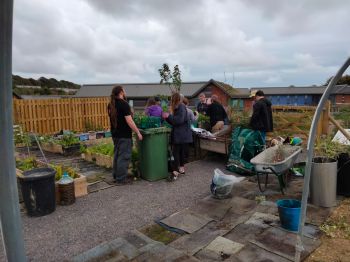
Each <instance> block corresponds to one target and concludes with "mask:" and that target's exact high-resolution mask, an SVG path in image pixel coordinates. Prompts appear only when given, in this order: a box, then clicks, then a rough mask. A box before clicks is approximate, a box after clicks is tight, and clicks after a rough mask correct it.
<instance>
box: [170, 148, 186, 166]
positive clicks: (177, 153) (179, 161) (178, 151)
mask: <svg viewBox="0 0 350 262" xmlns="http://www.w3.org/2000/svg"><path fill="white" fill-rule="evenodd" d="M173 156H174V165H173V171H179V167H180V166H184V165H185V162H186V157H187V156H188V144H174V145H173Z"/></svg>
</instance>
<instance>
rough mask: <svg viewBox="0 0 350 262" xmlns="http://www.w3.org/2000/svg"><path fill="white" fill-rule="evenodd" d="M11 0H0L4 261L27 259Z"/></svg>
mask: <svg viewBox="0 0 350 262" xmlns="http://www.w3.org/2000/svg"><path fill="white" fill-rule="evenodd" d="M12 16H13V0H2V1H0V25H1V26H0V156H1V168H0V220H1V233H2V239H3V244H4V250H5V253H6V257H7V260H8V261H10V262H12V261H14V262H18V261H19V262H22V261H26V257H25V250H24V241H23V234H22V223H21V217H20V212H19V201H18V192H17V182H16V170H15V159H14V144H13V127H12Z"/></svg>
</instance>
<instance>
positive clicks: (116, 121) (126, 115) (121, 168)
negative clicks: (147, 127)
mask: <svg viewBox="0 0 350 262" xmlns="http://www.w3.org/2000/svg"><path fill="white" fill-rule="evenodd" d="M108 115H109V120H110V123H111V132H112V138H113V143H114V159H113V177H114V179H115V180H116V183H117V184H118V185H123V184H127V183H130V182H131V181H130V180H129V179H128V178H127V177H128V167H129V163H130V159H131V150H132V131H134V132H135V133H136V134H137V136H138V139H139V140H142V135H141V133H140V131H139V129H138V128H137V126H136V125H135V123H134V120H133V119H132V116H131V109H130V106H129V104H128V102H127V101H126V93H125V91H124V88H123V87H122V86H115V87H114V88H113V90H112V94H111V102H110V103H109V104H108Z"/></svg>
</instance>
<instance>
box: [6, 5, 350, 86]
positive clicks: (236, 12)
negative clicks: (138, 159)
mask: <svg viewBox="0 0 350 262" xmlns="http://www.w3.org/2000/svg"><path fill="white" fill-rule="evenodd" d="M14 3H15V4H14V28H13V31H14V40H13V73H14V74H19V75H21V76H24V77H33V78H38V77H40V76H45V77H55V78H57V79H59V80H62V79H64V80H69V81H73V82H75V83H78V84H92V83H94V84H95V83H135V82H159V80H160V78H159V74H158V69H159V68H160V67H161V65H162V64H163V63H168V64H169V65H170V66H172V67H173V66H174V65H176V64H178V65H179V66H180V69H181V70H182V79H183V81H184V82H189V81H208V80H209V79H211V78H213V79H215V80H218V81H225V82H226V83H228V84H232V83H233V85H234V86H235V87H261V86H289V85H313V84H316V85H318V84H323V83H324V82H325V81H326V80H327V78H328V77H329V76H331V75H333V74H335V72H336V71H337V70H338V68H339V67H340V65H341V64H343V62H344V61H345V59H346V58H347V57H348V56H349V55H350V41H349V40H350V35H349V26H350V15H349V10H350V1H347V0H332V1H331V0H304V1H301V0H294V1H291V0H264V1H262V0H235V1H233V0H231V1H229V0H227V1H225V0H222V1H218V0H202V1H201V0H177V1H165V0H163V1H162V0H49V1H48V0H30V1H28V0H16V1H14ZM347 73H348V72H347Z"/></svg>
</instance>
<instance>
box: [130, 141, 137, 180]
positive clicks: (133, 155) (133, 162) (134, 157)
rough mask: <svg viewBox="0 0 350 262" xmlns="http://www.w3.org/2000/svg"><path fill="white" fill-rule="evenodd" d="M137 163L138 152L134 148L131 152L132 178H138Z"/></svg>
mask: <svg viewBox="0 0 350 262" xmlns="http://www.w3.org/2000/svg"><path fill="white" fill-rule="evenodd" d="M138 162H139V152H138V150H137V148H136V147H134V148H133V149H132V151H131V166H132V174H133V175H134V177H138V176H139V174H138Z"/></svg>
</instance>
